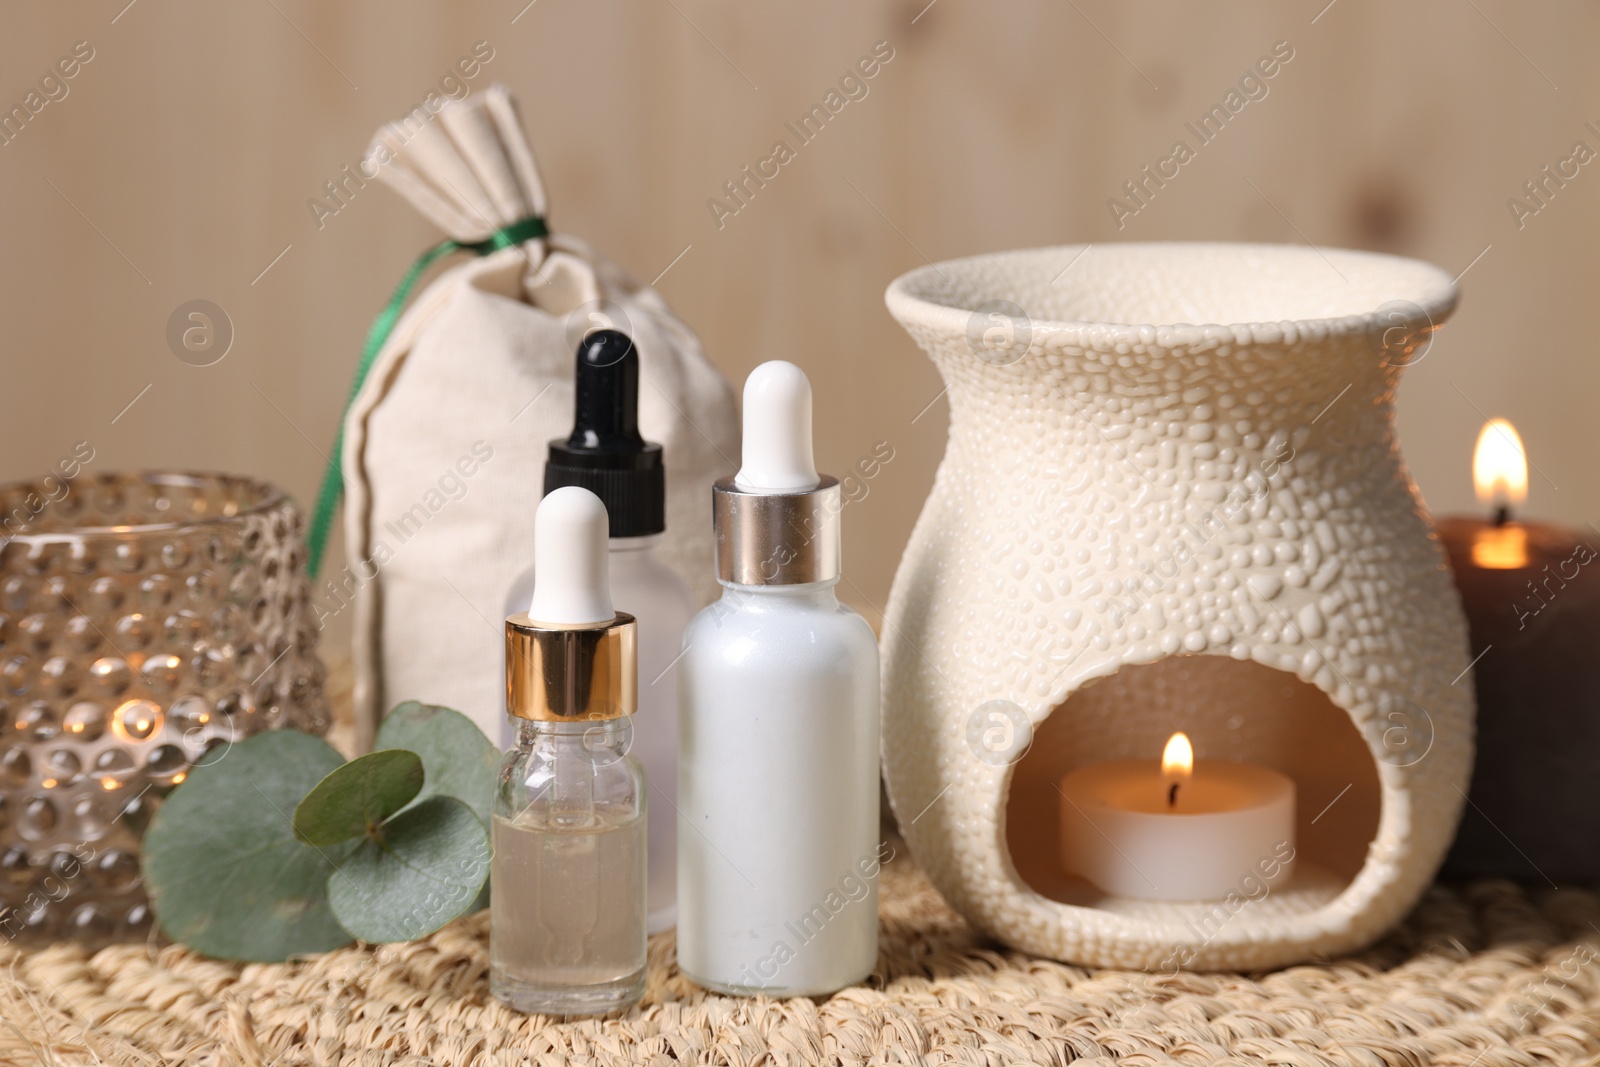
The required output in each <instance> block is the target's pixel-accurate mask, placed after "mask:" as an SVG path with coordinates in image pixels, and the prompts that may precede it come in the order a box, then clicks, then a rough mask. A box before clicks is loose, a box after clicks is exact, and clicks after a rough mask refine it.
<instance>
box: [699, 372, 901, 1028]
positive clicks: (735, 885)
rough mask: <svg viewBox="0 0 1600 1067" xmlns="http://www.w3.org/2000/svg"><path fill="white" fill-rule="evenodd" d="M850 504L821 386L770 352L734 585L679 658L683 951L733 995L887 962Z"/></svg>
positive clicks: (749, 400) (714, 985)
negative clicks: (881, 946)
mask: <svg viewBox="0 0 1600 1067" xmlns="http://www.w3.org/2000/svg"><path fill="white" fill-rule="evenodd" d="M842 506H843V502H842V500H841V498H840V490H839V483H838V481H836V480H835V479H833V478H830V477H827V476H826V475H819V474H818V473H817V471H816V467H815V466H814V464H813V462H812V456H811V386H810V383H809V382H808V381H807V380H806V377H805V375H804V373H802V372H801V370H800V368H798V367H796V366H794V365H793V364H790V363H783V362H778V361H774V362H770V363H764V364H762V365H761V366H760V367H757V368H756V369H755V371H753V372H752V373H751V375H750V378H749V379H748V380H747V381H746V383H745V391H744V456H743V465H742V466H741V467H740V469H739V473H738V475H737V476H735V477H733V478H724V479H722V480H721V481H719V482H717V483H716V485H715V486H713V487H712V515H713V520H714V521H715V523H716V527H717V577H718V580H719V581H720V582H721V583H722V590H723V592H722V597H721V599H719V600H718V601H717V602H716V603H714V604H712V605H710V606H709V607H707V608H706V609H705V610H703V611H701V612H700V613H699V614H698V615H696V616H695V618H694V620H693V621H692V622H691V623H690V624H689V628H688V629H687V630H686V631H685V632H684V639H683V659H682V660H681V661H680V662H679V664H678V676H679V684H680V690H681V692H680V697H679V700H680V707H681V710H680V727H679V760H678V807H679V812H680V821H681V822H682V824H683V825H682V827H681V828H680V832H679V835H678V965H679V967H680V968H681V969H682V970H683V973H684V974H685V975H687V976H688V977H689V978H690V979H692V980H693V981H695V982H696V983H698V984H699V985H702V986H704V987H706V988H708V989H712V990H716V991H718V992H723V993H735V994H745V995H749V994H755V993H762V994H766V995H769V996H799V995H811V996H816V995H821V994H826V993H832V992H835V991H836V990H839V989H842V988H844V987H845V986H847V985H851V984H853V983H855V982H859V981H861V980H862V979H863V978H865V977H866V976H867V975H868V974H870V973H871V972H872V968H873V965H874V963H875V961H876V960H877V954H878V938H877V935H878V892H877V890H878V881H877V875H878V864H879V860H880V855H881V854H880V852H879V850H878V699H879V694H878V642H877V639H876V638H875V637H874V636H873V633H872V628H871V627H870V626H868V625H867V623H866V621H865V620H864V619H862V618H861V616H859V615H857V614H856V613H855V612H853V611H851V610H850V609H849V608H847V607H845V606H844V605H842V604H840V603H839V600H838V598H837V596H836V595H835V593H834V589H835V586H836V585H837V584H838V582H839V576H840V537H839V511H840V509H841V508H842Z"/></svg>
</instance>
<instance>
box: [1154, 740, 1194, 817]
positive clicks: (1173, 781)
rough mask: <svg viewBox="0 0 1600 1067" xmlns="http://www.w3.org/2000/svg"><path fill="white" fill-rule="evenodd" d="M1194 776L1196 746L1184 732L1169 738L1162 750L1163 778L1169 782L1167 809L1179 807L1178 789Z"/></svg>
mask: <svg viewBox="0 0 1600 1067" xmlns="http://www.w3.org/2000/svg"><path fill="white" fill-rule="evenodd" d="M1192 774H1194V746H1193V745H1191V744H1189V735H1188V734H1186V733H1184V732H1183V731H1182V730H1180V731H1178V732H1177V733H1175V734H1173V735H1172V736H1171V737H1169V738H1167V747H1166V748H1164V749H1162V750H1161V777H1162V778H1163V779H1164V780H1165V781H1166V782H1167V807H1169V808H1175V807H1177V806H1178V787H1179V786H1181V785H1183V784H1184V783H1186V782H1187V781H1188V780H1189V777H1190V775H1192Z"/></svg>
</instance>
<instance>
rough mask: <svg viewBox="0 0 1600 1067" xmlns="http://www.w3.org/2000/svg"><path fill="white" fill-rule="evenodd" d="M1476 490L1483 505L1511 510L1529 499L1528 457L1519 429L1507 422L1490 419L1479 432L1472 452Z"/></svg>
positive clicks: (1473, 479)
mask: <svg viewBox="0 0 1600 1067" xmlns="http://www.w3.org/2000/svg"><path fill="white" fill-rule="evenodd" d="M1472 487H1473V488H1474V489H1475V490H1477V493H1478V499H1479V501H1481V502H1482V503H1485V504H1492V505H1494V506H1496V507H1511V506H1516V505H1520V504H1522V503H1523V502H1524V501H1525V500H1527V499H1528V455H1527V453H1526V452H1524V451H1523V448H1522V438H1521V437H1519V436H1517V429H1516V427H1515V426H1512V425H1511V424H1510V423H1509V422H1507V421H1506V420H1505V419H1490V420H1489V421H1488V422H1486V423H1484V424H1483V429H1482V430H1480V431H1479V432H1478V447H1477V448H1475V449H1473V451H1472Z"/></svg>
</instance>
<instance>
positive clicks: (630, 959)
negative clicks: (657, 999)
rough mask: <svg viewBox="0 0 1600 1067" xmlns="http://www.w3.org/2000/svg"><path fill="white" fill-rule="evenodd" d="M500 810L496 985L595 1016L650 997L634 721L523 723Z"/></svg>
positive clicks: (533, 1006)
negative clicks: (646, 975)
mask: <svg viewBox="0 0 1600 1067" xmlns="http://www.w3.org/2000/svg"><path fill="white" fill-rule="evenodd" d="M517 726H518V730H517V744H516V747H515V748H514V749H513V750H512V751H511V752H510V753H508V754H507V757H506V762H505V768H504V771H503V773H502V774H501V776H500V788H499V793H498V795H497V796H496V798H495V811H494V870H493V878H494V886H495V888H494V892H493V894H492V895H491V897H490V902H491V903H490V907H491V909H492V911H491V923H492V935H491V938H490V946H489V956H490V959H489V966H490V987H491V992H492V993H493V994H494V996H495V997H497V998H498V999H499V1000H500V1001H502V1002H503V1003H505V1004H506V1005H508V1006H509V1007H512V1008H514V1009H516V1010H518V1011H523V1012H539V1013H542V1014H547V1015H594V1014H601V1013H604V1012H610V1011H615V1010H618V1009H620V1008H625V1007H627V1006H628V1005H630V1004H633V1003H634V1002H636V1001H637V1000H638V999H639V997H640V995H641V994H642V993H643V992H644V962H645V940H646V930H645V922H646V918H645V896H644V894H643V893H642V892H641V891H640V890H641V887H642V886H643V885H644V882H645V864H646V847H645V825H646V823H645V784H644V774H643V772H642V769H641V766H640V764H639V761H638V760H637V759H635V758H634V757H633V756H631V755H629V754H628V751H627V750H628V745H629V742H630V738H631V733H632V722H631V720H630V719H628V718H620V719H612V720H609V721H604V722H598V723H596V722H553V723H552V722H529V721H525V720H524V721H519V722H518V724H517Z"/></svg>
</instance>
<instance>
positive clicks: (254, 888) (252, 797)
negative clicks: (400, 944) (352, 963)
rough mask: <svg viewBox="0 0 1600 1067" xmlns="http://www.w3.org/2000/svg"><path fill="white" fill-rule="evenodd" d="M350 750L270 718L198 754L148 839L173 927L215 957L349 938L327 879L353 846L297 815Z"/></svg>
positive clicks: (147, 863) (164, 919)
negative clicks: (324, 837) (322, 842)
mask: <svg viewBox="0 0 1600 1067" xmlns="http://www.w3.org/2000/svg"><path fill="white" fill-rule="evenodd" d="M343 762H344V757H343V756H341V755H339V753H338V752H336V751H335V750H334V749H333V747H332V746H330V745H329V744H328V743H327V742H326V741H323V740H322V739H321V738H319V737H312V736H310V735H309V734H302V733H298V732H296V731H294V730H270V731H268V732H266V733H262V734H257V735H256V736H255V737H252V738H250V739H248V740H245V741H240V742H237V743H235V744H232V745H228V746H225V747H223V748H219V749H217V750H216V751H214V752H213V753H211V754H210V755H208V756H207V757H206V758H205V759H204V760H202V761H201V762H200V763H199V764H198V765H196V766H195V767H194V769H193V770H191V771H190V772H189V777H188V780H187V781H185V782H184V783H183V785H181V786H179V787H178V789H177V790H175V791H174V792H173V793H172V795H171V796H169V797H167V799H166V801H165V802H164V803H163V804H162V805H161V809H160V811H158V812H157V813H156V816H155V819H154V821H153V822H152V824H151V826H150V830H149V832H148V833H147V834H146V836H145V839H144V881H145V886H146V888H147V889H148V890H149V893H150V900H151V903H152V905H154V907H155V913H156V916H157V918H158V919H159V920H160V922H161V927H162V929H163V930H164V931H165V932H166V933H167V935H168V936H169V937H171V938H173V939H174V940H176V941H181V942H183V943H184V944H185V945H188V946H189V947H190V948H192V949H194V950H195V951H196V952H200V953H202V954H204V955H207V956H212V957H215V958H217V959H227V960H248V961H262V962H275V961H279V960H284V959H287V958H288V957H290V956H294V955H300V954H304V953H311V952H325V951H327V950H329V949H334V948H338V947H339V946H340V945H344V944H348V943H349V941H350V934H349V933H347V932H346V931H345V930H343V929H341V928H340V926H339V923H338V921H337V920H336V919H335V918H334V914H333V912H332V910H331V909H330V908H329V906H328V899H327V889H326V887H327V882H328V875H329V873H330V872H331V871H333V870H335V869H336V868H337V866H339V865H341V864H343V863H345V862H346V861H347V859H348V856H349V853H350V851H351V849H350V846H334V847H331V848H322V849H318V848H315V847H313V846H311V845H308V844H306V843H304V842H302V841H300V840H299V839H297V838H296V837H295V834H294V827H293V823H292V820H291V817H290V813H291V812H293V811H294V810H295V806H296V805H297V804H299V803H300V801H301V799H302V798H304V797H305V795H306V794H307V793H309V792H310V791H311V789H312V788H313V787H314V786H315V785H316V784H317V783H318V782H319V781H320V780H322V778H323V777H324V776H326V775H327V774H328V773H329V772H330V771H332V770H333V769H334V768H336V767H338V766H339V765H340V764H341V763H343Z"/></svg>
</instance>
